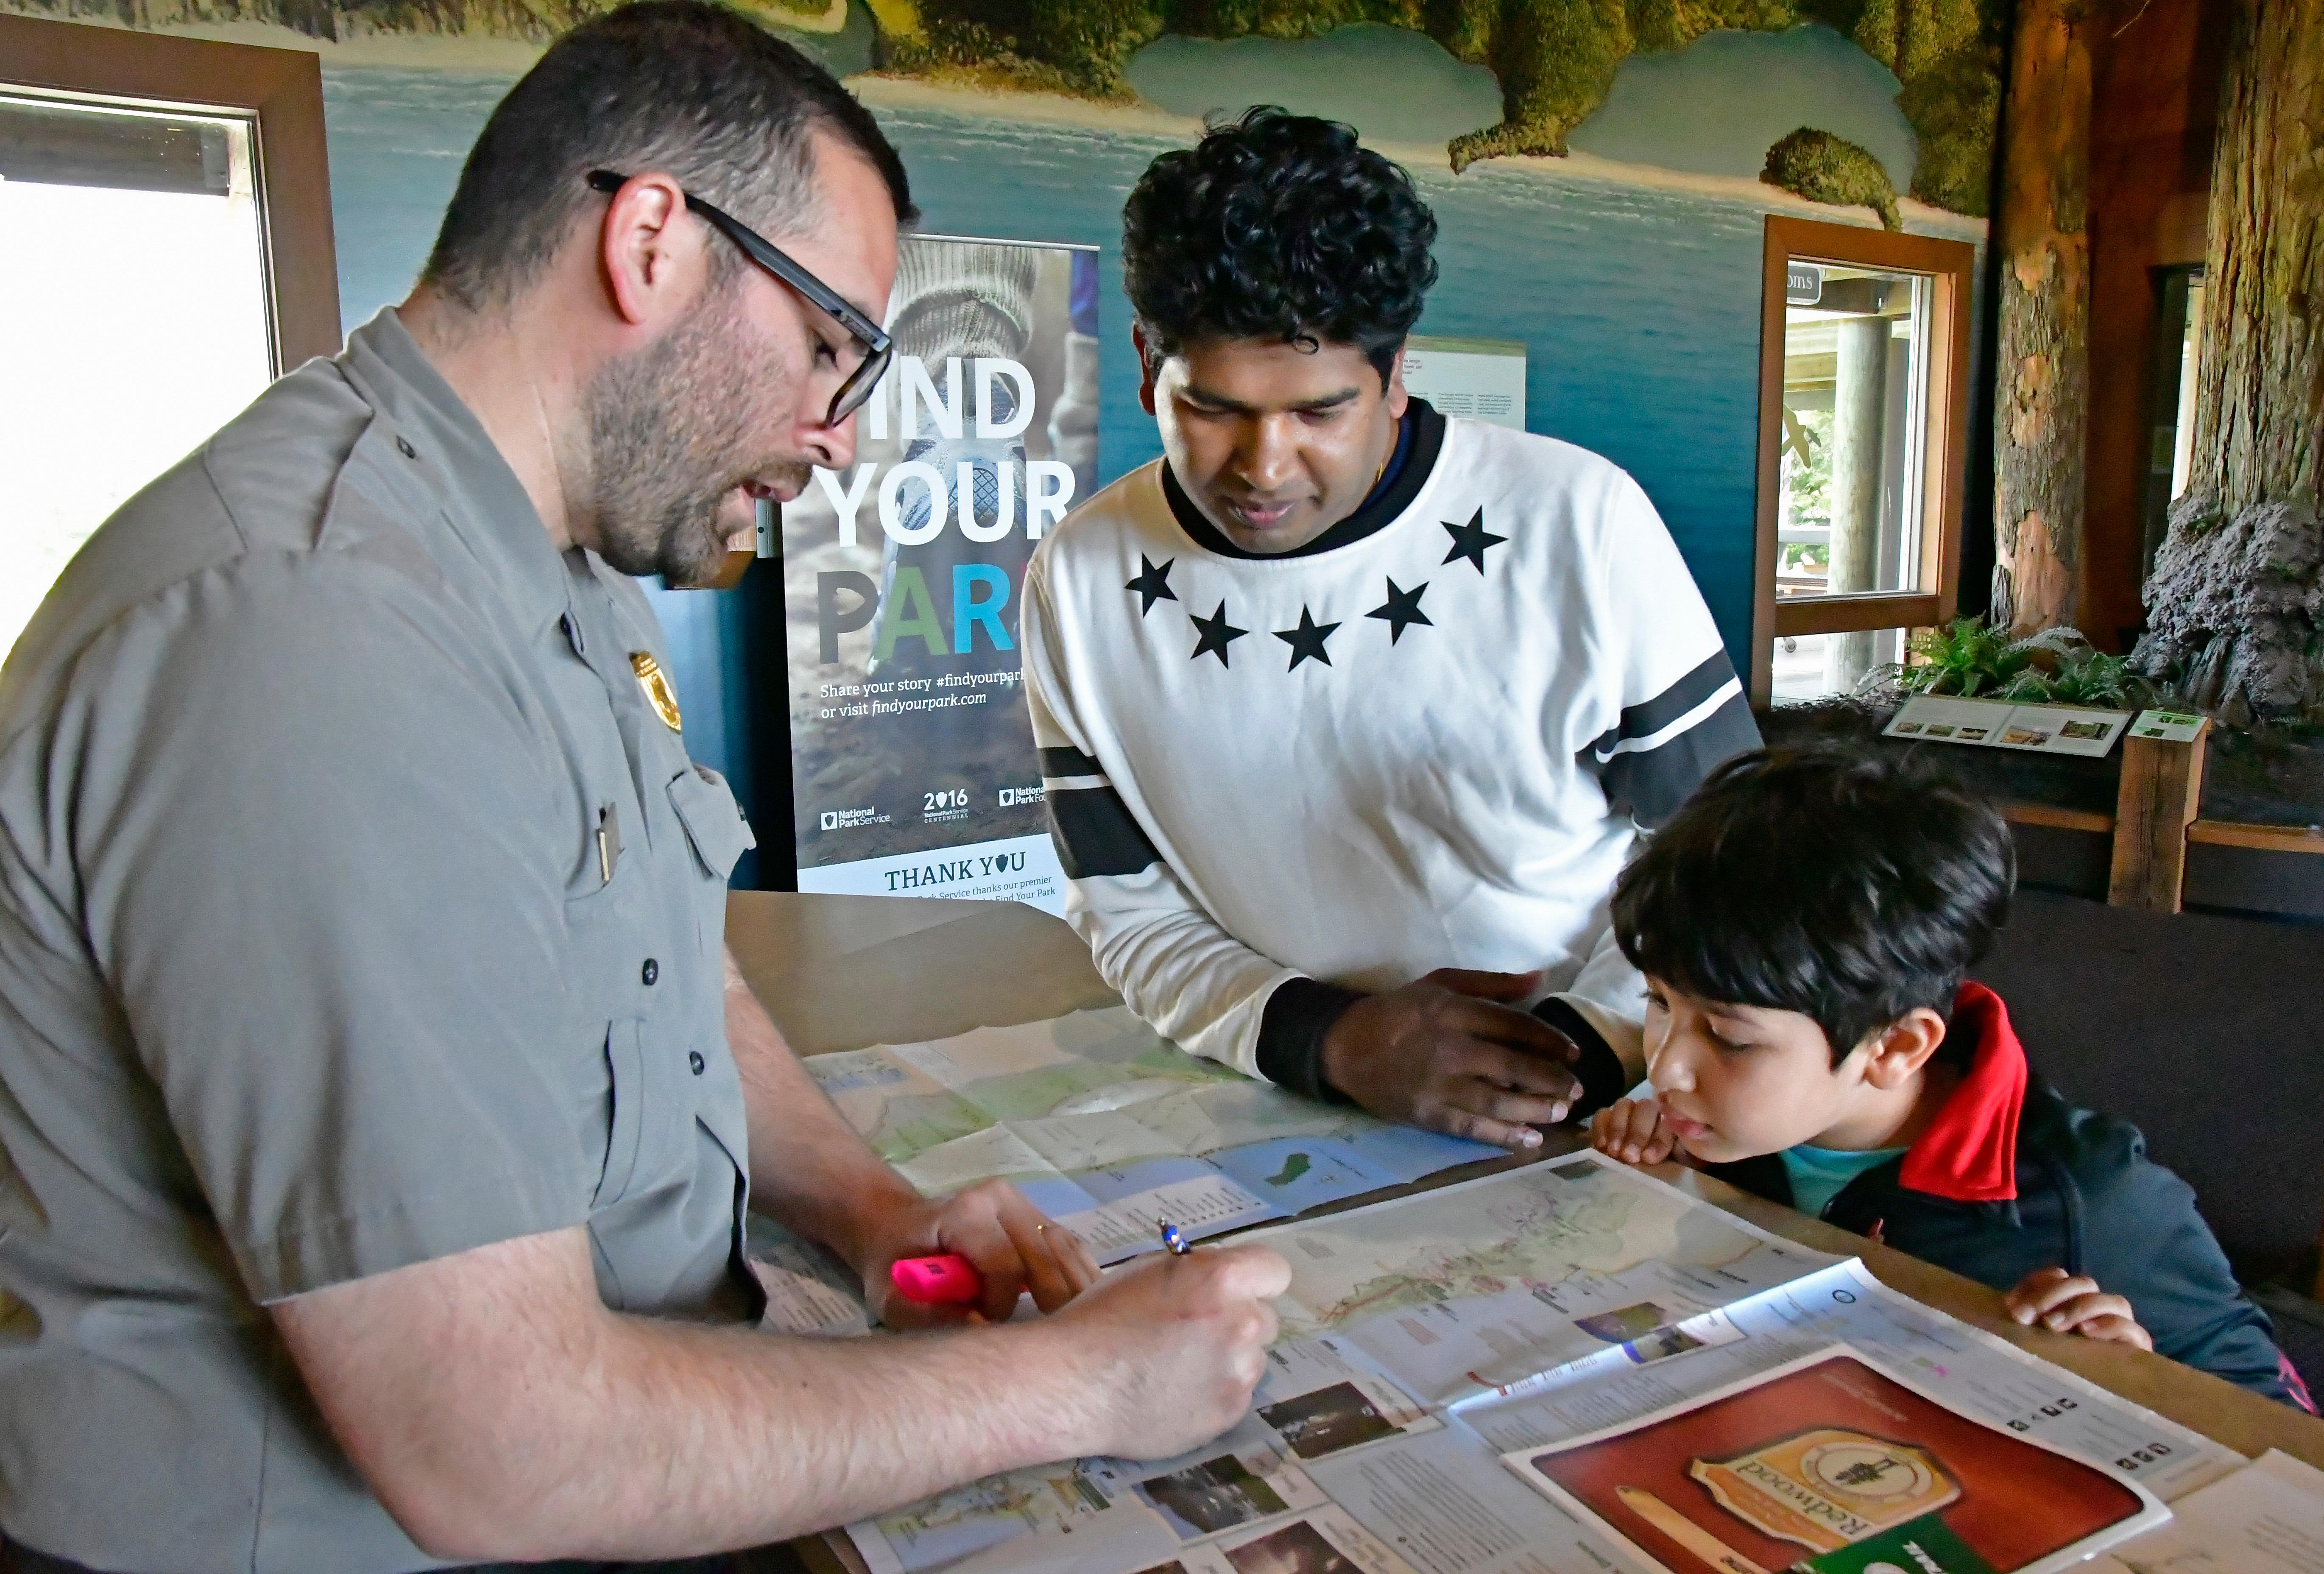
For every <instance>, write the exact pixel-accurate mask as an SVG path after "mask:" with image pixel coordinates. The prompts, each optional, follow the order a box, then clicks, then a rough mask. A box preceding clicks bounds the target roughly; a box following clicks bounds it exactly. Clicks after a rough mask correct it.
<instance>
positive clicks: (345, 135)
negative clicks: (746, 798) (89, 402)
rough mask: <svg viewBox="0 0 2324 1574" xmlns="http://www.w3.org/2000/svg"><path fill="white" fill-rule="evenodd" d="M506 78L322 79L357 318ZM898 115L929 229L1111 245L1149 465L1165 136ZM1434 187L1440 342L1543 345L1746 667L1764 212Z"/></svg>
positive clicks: (1662, 84)
mask: <svg viewBox="0 0 2324 1574" xmlns="http://www.w3.org/2000/svg"><path fill="white" fill-rule="evenodd" d="M1722 36H1730V37H1731V36H1736V35H1722ZM1754 42H1755V43H1756V44H1767V45H1774V46H1777V47H1779V48H1782V49H1787V50H1790V51H1794V53H1802V52H1803V51H1805V52H1809V53H1813V52H1818V51H1822V52H1829V51H1830V48H1831V43H1833V42H1838V40H1836V38H1834V39H1824V38H1820V37H1817V36H1815V30H1810V29H1799V30H1794V32H1791V33H1786V34H1783V35H1778V36H1775V37H1773V38H1766V39H1760V40H1756V41H1754ZM1431 47H1434V46H1431ZM1701 47H1702V46H1701V45H1698V46H1696V48H1697V49H1698V50H1699V49H1701ZM1722 47H1723V46H1722ZM1841 47H1843V48H1846V49H1850V50H1852V46H1847V45H1845V44H1844V42H1842V45H1841ZM1693 52H1694V51H1684V53H1687V54H1692V53H1693ZM1679 58H1680V57H1677V56H1673V57H1662V58H1661V59H1662V60H1663V62H1664V63H1665V64H1667V63H1668V62H1669V61H1671V60H1677V59H1679ZM1857 58H1858V60H1864V57H1862V56H1861V55H1860V53H1859V54H1858V56H1857ZM1722 59H1723V60H1724V65H1723V67H1722V68H1721V69H1723V70H1724V71H1725V72H1726V74H1727V79H1728V80H1729V81H1730V82H1731V81H1732V80H1733V78H1734V75H1735V74H1736V73H1737V72H1741V73H1742V74H1744V75H1746V76H1748V74H1750V73H1751V72H1752V71H1755V70H1757V69H1760V67H1761V65H1763V64H1764V61H1761V60H1760V56H1759V55H1758V54H1757V53H1755V52H1753V51H1739V52H1738V51H1735V50H1733V49H1731V48H1730V49H1728V50H1727V52H1726V54H1725V56H1723V57H1720V56H1718V55H1717V53H1716V51H1714V57H1713V60H1712V63H1713V65H1714V66H1718V65H1720V61H1721V60H1722ZM1754 62H1759V63H1758V64H1755V63H1754ZM1864 63H1865V64H1867V65H1870V64H1871V62H1869V61H1868V60H1864ZM1638 64H1640V62H1639V61H1637V60H1634V61H1632V62H1630V63H1629V64H1628V65H1626V66H1625V68H1624V69H1625V72H1626V73H1627V72H1629V71H1630V70H1631V69H1632V68H1634V67H1636V66H1637V65H1638ZM1803 69H1804V67H1803ZM1850 69H1854V68H1850ZM1873 69H1874V70H1875V71H1877V70H1878V68H1877V66H1874V67H1873ZM1854 80H1855V81H1856V82H1857V83H1858V87H1861V86H1862V84H1864V83H1865V82H1867V81H1869V80H1870V79H1869V78H1865V77H1864V75H1863V73H1862V72H1861V71H1858V73H1857V76H1856V78H1854ZM507 82H508V78H504V77H494V76H483V75H476V76H465V75H460V74H457V73H447V72H444V71H411V70H390V69H348V70H334V71H329V72H327V73H326V74H325V78H324V92H325V103H326V109H327V117H328V127H329V133H330V153H331V165H332V190H333V203H334V210H335V216H336V219H337V230H338V241H339V270H340V299H341V305H342V311H343V315H344V316H345V317H346V320H347V322H348V323H349V325H350V326H352V325H354V324H355V323H358V322H361V321H363V320H364V319H365V318H368V317H370V316H371V315H372V314H373V313H374V311H376V310H377V309H378V308H380V307H382V306H383V305H386V304H388V303H390V302H392V301H394V300H397V299H401V297H402V295H403V294H404V292H405V291H406V290H408V289H409V288H410V283H411V281H412V278H413V277H414V275H415V274H416V273H417V272H418V270H419V268H420V263H421V262H422V261H423V260H424V259H425V257H426V254H427V250H428V246H429V242H430V240H431V239H432V238H433V235H434V231H435V226H436V223H437V220H438V216H440V214H441V213H442V210H443V206H444V203H445V201H446V199H447V198H448V196H449V195H450V192H451V189H452V186H453V183H454V181H455V180H456V179H457V175H458V170H459V161H460V159H461V157H462V156H463V155H464V154H465V152H466V148H467V146H468V144H469V143H470V142H472V141H473V140H474V138H475V133H476V130H477V128H478V127H480V126H481V125H482V124H483V122H484V115H485V114H486V113H487V112H488V111H489V110H490V108H491V106H492V105H493V103H494V102H495V101H496V100H497V99H498V97H500V95H501V94H502V93H503V91H505V90H506V87H507ZM1257 85H1258V86H1259V87H1265V86H1267V84H1266V83H1265V82H1264V81H1259V82H1258V83H1257ZM1871 86H1872V87H1875V88H1877V81H1875V82H1872V83H1871ZM1649 87H1650V88H1651V89H1652V93H1653V94H1654V95H1664V94H1668V93H1674V92H1681V91H1683V93H1684V94H1686V95H1687V96H1688V97H1690V98H1692V100H1693V101H1695V102H1698V103H1699V102H1701V99H1702V97H1704V96H1705V95H1706V94H1708V93H1709V92H1710V86H1709V83H1708V80H1707V79H1706V78H1702V77H1701V75H1700V74H1699V73H1698V74H1697V75H1696V76H1693V77H1683V78H1682V77H1674V76H1672V75H1670V74H1668V73H1665V75H1664V76H1663V77H1662V78H1657V79H1656V80H1655V82H1650V83H1649ZM1738 91H1739V89H1738ZM1844 97H1845V96H1844ZM1855 97H1858V98H1860V97H1861V93H1860V92H1858V93H1857V94H1856V95H1855ZM1615 107H1618V106H1609V111H1610V110H1611V109H1613V108H1615ZM1891 107H1892V109H1893V106H1891ZM1673 118H1676V116H1675V112H1674V115H1673ZM881 123H882V124H884V125H885V126H886V128H887V129H888V132H889V133H890V136H891V137H892V138H893V139H894V140H895V142H896V144H897V146H898V148H899V150H900V151H901V152H902V153H903V156H904V160H905V162H906V164H907V165H908V168H909V169H910V170H911V173H912V181H913V188H914V190H915V192H916V193H917V195H918V199H919V201H920V203H921V206H922V207H924V209H925V210H926V212H927V226H926V227H927V228H928V229H929V230H930V231H933V232H938V233H946V234H954V235H987V236H993V237H998V238H1007V239H1021V240H1047V241H1066V242H1082V243H1091V244H1097V245H1099V246H1101V247H1102V248H1103V252H1102V271H1103V285H1102V312H1103V314H1104V318H1103V324H1104V327H1103V331H1104V334H1105V336H1106V338H1107V350H1106V361H1105V373H1104V379H1103V388H1102V405H1101V414H1100V428H1099V429H1100V443H1101V467H1102V471H1103V473H1104V474H1105V475H1106V476H1107V477H1109V478H1110V477H1111V476H1113V475H1117V474H1121V473H1122V472H1124V471H1127V470H1129V469H1131V468H1133V467H1134V466H1136V465H1141V464H1143V463H1145V462H1146V461H1147V460H1148V459H1150V458H1153V457H1154V456H1156V455H1157V453H1158V452H1159V451H1160V450H1159V443H1158V440H1157V437H1156V434H1155V430H1154V423H1153V420H1152V418H1150V417H1149V416H1148V415H1147V414H1145V412H1144V411H1143V410H1140V409H1139V403H1138V383H1137V374H1136V366H1135V362H1134V359H1133V357H1132V356H1131V354H1130V353H1129V345H1128V326H1127V308H1126V306H1125V304H1124V302H1123V299H1122V296H1121V275H1120V249H1119V246H1120V214H1121V204H1122V199H1123V198H1124V197H1125V196H1126V194H1127V193H1128V191H1129V189H1130V185H1131V184H1132V183H1133V182H1134V181H1135V180H1136V179H1137V178H1138V176H1139V173H1140V172H1141V171H1142V170H1144V169H1145V167H1146V165H1147V163H1148V161H1150V160H1151V159H1152V158H1153V157H1154V155H1155V154H1156V153H1157V152H1161V151H1162V150H1163V149H1164V148H1165V147H1167V146H1169V145H1171V144H1170V143H1167V142H1165V141H1163V140H1161V139H1158V138H1155V137H1150V136H1142V135H1130V134H1124V133H1113V132H1100V131H1091V130H1084V129H1080V128H1071V127H1058V126H1043V125H1034V124H1024V123H1019V122H1007V121H1000V120H993V119H987V118H982V117H979V116H973V115H963V114H958V113H953V112H948V111H938V110H929V109H915V110H910V111H891V112H885V113H883V114H882V115H881ZM1619 129H1620V127H1619V125H1617V127H1616V130H1617V131H1619ZM1625 134H1628V133H1625ZM1779 134H1780V133H1779ZM1867 134H1868V133H1867ZM1882 151H1883V153H1884V157H1885V156H1887V155H1888V153H1889V152H1893V150H1889V149H1884V150H1882ZM1416 179H1417V181H1418V184H1419V187H1420V189H1421V191H1422V193H1423V195H1424V196H1425V198H1427V200H1428V201H1429V203H1430V204H1431V205H1432V206H1433V207H1434V209H1435V211H1436V216H1437V219H1438V222H1439V224H1440V226H1441V228H1442V239H1441V240H1440V242H1439V244H1438V247H1437V257H1438V260H1439V262H1440V264H1441V266H1442V269H1443V277H1442V280H1441V281H1440V282H1439V283H1438V285H1437V287H1436V290H1435V291H1434V294H1433V295H1432V296H1431V297H1430V299H1429V306H1428V313H1427V316H1426V318H1425V320H1424V321H1423V323H1422V325H1421V327H1422V331H1424V332H1428V333H1435V334H1446V335H1478V336H1490V337H1497V338H1511V339H1523V340H1524V341H1525V342H1526V349H1527V352H1528V357H1527V373H1526V425H1527V426H1528V427H1529V428H1531V429H1532V430H1534V431H1536V432H1544V433H1547V434H1549V435H1551V436H1554V437H1563V438H1566V439H1568V440H1569V441H1572V442H1576V443H1580V444H1582V445H1583V446H1586V447H1590V448H1593V449H1596V450H1597V451H1599V452H1600V453H1602V454H1604V455H1606V456H1609V458H1611V459H1613V460H1614V461H1615V462H1616V463H1618V464H1619V465H1622V466H1624V467H1625V468H1626V469H1628V470H1629V471H1630V472H1631V474H1634V475H1636V476H1637V478H1638V480H1639V482H1640V483H1642V484H1643V485H1644V486H1645V488H1646V492H1647V493H1648V495H1650V496H1651V497H1652V498H1653V499H1654V501H1655V504H1656V505H1657V506H1658V507H1659V508H1660V509H1661V510H1662V512H1663V515H1664V518H1665V520H1667V521H1668V522H1669V525H1670V528H1671V533H1672V535H1673V536H1674V538H1676V540H1677V542H1678V545H1679V548H1680V550H1681V551H1682V553H1683V555H1684V556H1685V558H1686V561H1687V564H1688V566H1689V567H1690V568H1691V569H1692V572H1693V574H1694V576H1695V580H1696V582H1697V584H1700V585H1701V589H1702V592H1703V594H1704V597H1705V599H1706V600H1707V601H1708V602H1709V603H1710V605H1711V612H1712V614H1713V616H1715V617H1716V618H1717V620H1718V621H1719V626H1720V633H1721V635H1722V636H1723V638H1724V639H1725V640H1726V642H1727V645H1728V649H1729V651H1730V652H1731V653H1732V654H1733V655H1734V657H1735V658H1736V662H1737V665H1738V667H1746V666H1747V665H1748V663H1747V660H1746V641H1747V639H1748V633H1749V629H1750V611H1751V580H1750V576H1751V554H1752V529H1753V510H1752V504H1753V484H1754V481H1753V470H1754V460H1755V448H1756V444H1757V416H1756V409H1755V406H1756V398H1757V389H1756V382H1757V355H1758V333H1759V319H1758V310H1759V266H1760V256H1759V252H1760V234H1761V226H1762V213H1761V210H1760V209H1759V208H1758V207H1756V206H1755V205H1754V204H1752V203H1750V202H1748V201H1746V200H1739V199H1736V198H1727V197H1720V196H1708V195H1698V194H1693V193H1689V192H1684V191H1673V190H1662V189H1635V188H1630V187H1626V186H1621V185H1617V184H1611V183H1607V184H1600V183H1596V182H1592V181H1585V180H1575V179H1561V178H1558V177H1555V176H1545V175H1543V174H1541V173H1538V172H1535V171H1533V170H1525V169H1519V168H1511V167H1508V166H1496V165H1492V164H1487V165H1483V166H1480V167H1478V168H1475V169H1472V170H1470V171H1469V172H1468V173H1466V174H1465V175H1461V176H1457V177H1456V176H1454V175H1452V174H1451V173H1450V172H1449V171H1445V170H1421V171H1418V172H1417V173H1416ZM655 599H656V602H657V604H658V607H659V611H660V612H661V615H662V618H663V621H664V623H665V624H666V625H667V626H668V628H669V634H670V640H671V645H672V655H673V661H674V664H675V665H676V666H677V667H678V672H677V674H676V677H678V683H679V687H680V692H681V693H682V694H683V695H686V696H687V702H686V703H687V711H688V724H687V740H688V742H689V744H690V745H691V746H692V747H693V748H694V749H695V750H696V755H697V757H698V758H702V759H705V762H707V763H710V764H713V765H715V766H716V767H718V768H719V769H725V770H727V771H728V773H729V774H730V775H739V774H740V768H741V767H742V764H743V756H744V753H745V750H743V749H742V733H741V730H740V729H741V725H742V693H741V683H740V680H739V677H738V675H737V674H736V672H735V670H734V663H735V662H736V660H738V659H739V658H738V656H737V654H736V653H737V652H738V651H739V649H740V640H739V639H738V638H737V637H736V631H735V628H734V626H733V622H732V621H731V620H732V619H733V616H734V613H733V608H732V607H731V605H730V606H722V605H721V604H720V603H731V602H733V599H734V598H731V597H722V596H715V595H710V594H699V593H668V592H657V593H656V595H655ZM696 716H700V717H701V718H702V720H701V722H700V723H697V722H696Z"/></svg>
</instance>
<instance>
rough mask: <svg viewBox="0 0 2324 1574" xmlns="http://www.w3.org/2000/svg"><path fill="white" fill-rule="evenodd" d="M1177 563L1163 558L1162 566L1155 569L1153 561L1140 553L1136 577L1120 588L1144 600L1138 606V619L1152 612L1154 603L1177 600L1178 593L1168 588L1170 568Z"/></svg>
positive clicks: (1171, 558) (1173, 558) (1170, 558)
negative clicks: (1142, 597) (1132, 591)
mask: <svg viewBox="0 0 2324 1574" xmlns="http://www.w3.org/2000/svg"><path fill="white" fill-rule="evenodd" d="M1177 561H1178V560H1177V559H1176V557H1168V558H1165V559H1164V560H1163V563H1162V566H1161V567H1159V568H1157V567H1155V566H1154V560H1153V559H1152V558H1150V557H1147V556H1146V554H1145V553H1143V552H1140V553H1139V555H1138V577H1137V578H1135V579H1133V580H1131V581H1130V583H1129V584H1125V585H1123V586H1122V587H1121V588H1122V589H1124V590H1134V591H1136V592H1137V593H1138V594H1139V595H1141V596H1144V597H1145V598H1146V599H1145V601H1144V602H1143V603H1140V604H1139V609H1138V615H1139V617H1141V618H1142V617H1144V616H1145V615H1146V614H1147V613H1148V612H1152V611H1153V610H1154V603H1156V602H1158V601H1176V600H1177V599H1178V593H1177V592H1176V591H1175V590H1172V589H1171V588H1170V566H1171V565H1172V564H1174V563H1176V562H1177Z"/></svg>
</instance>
